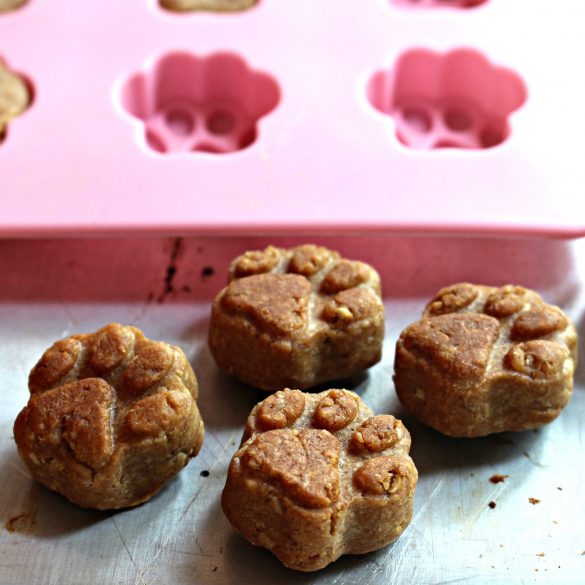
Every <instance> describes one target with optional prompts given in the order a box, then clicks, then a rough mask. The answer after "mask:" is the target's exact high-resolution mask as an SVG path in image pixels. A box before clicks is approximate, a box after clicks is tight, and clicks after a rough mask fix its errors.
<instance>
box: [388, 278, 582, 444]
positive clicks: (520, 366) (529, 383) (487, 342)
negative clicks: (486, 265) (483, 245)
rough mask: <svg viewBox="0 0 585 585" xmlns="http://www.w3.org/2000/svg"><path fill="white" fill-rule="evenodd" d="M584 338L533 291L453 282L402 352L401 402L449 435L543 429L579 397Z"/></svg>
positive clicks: (411, 330) (399, 347) (398, 370)
mask: <svg viewBox="0 0 585 585" xmlns="http://www.w3.org/2000/svg"><path fill="white" fill-rule="evenodd" d="M576 359H577V333H576V331H575V327H574V326H573V325H572V323H571V322H570V320H569V318H568V317H567V315H565V313H563V311H561V309H559V308H558V307H554V306H551V305H547V304H546V303H545V302H544V301H543V300H542V298H541V297H540V296H539V295H538V294H537V293H535V292H534V291H531V290H528V289H525V288H522V287H520V286H512V285H507V286H503V287H500V288H494V287H489V286H480V285H473V284H469V283H461V284H456V285H453V286H450V287H447V288H444V289H442V290H440V291H439V292H438V294H437V296H436V297H435V298H434V299H433V300H432V301H430V302H429V303H428V304H427V306H426V309H425V311H424V313H423V318H422V319H421V320H420V321H417V322H416V323H414V324H412V325H410V326H409V327H407V328H406V329H405V330H404V331H403V332H402V334H401V335H400V339H399V340H398V342H397V344H396V358H395V364H394V383H395V385H396V392H397V394H398V397H399V398H400V401H401V402H402V403H403V404H404V406H405V407H406V408H408V409H409V410H410V411H411V412H413V413H414V414H415V416H416V417H417V418H419V419H420V420H421V421H422V422H424V423H426V424H428V425H430V426H431V427H434V428H435V429H437V430H439V431H440V432H442V433H444V434H445V435H451V436H455V437H478V436H482V435H488V434H490V433H498V432H502V431H524V430H528V429H534V428H538V427H540V426H542V425H544V424H546V423H548V422H550V421H552V420H553V419H555V418H556V417H557V416H558V415H559V414H560V412H561V410H562V409H563V408H564V407H565V405H566V404H567V402H568V401H569V398H570V396H571V392H572V389H573V373H574V371H575V363H576Z"/></svg>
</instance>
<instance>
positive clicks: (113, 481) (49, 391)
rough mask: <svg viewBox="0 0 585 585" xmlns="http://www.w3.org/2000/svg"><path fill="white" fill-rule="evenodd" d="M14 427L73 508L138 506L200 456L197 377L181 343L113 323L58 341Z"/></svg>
mask: <svg viewBox="0 0 585 585" xmlns="http://www.w3.org/2000/svg"><path fill="white" fill-rule="evenodd" d="M29 389H30V393H31V396H30V399H29V401H28V404H27V405H26V407H25V408H24V409H23V410H22V411H21V412H20V414H19V415H18V417H17V419H16V422H15V423H14V438H15V440H16V444H17V446H18V452H19V454H20V456H21V458H22V460H23V461H24V462H25V463H26V465H27V466H28V468H29V469H30V472H31V473H32V475H33V477H34V478H35V479H36V480H38V481H40V482H41V483H42V484H43V485H45V486H47V487H48V488H50V489H52V490H54V491H56V492H59V493H60V494H63V495H64V496H65V497H66V498H68V499H69V500H71V501H72V502H74V503H76V504H78V505H80V506H84V507H87V508H97V509H100V510H107V509H113V508H125V507H128V506H136V505H137V504H141V503H142V502H145V501H147V500H148V499H150V498H151V497H152V496H153V495H155V494H156V493H157V492H158V491H159V490H160V489H161V487H162V486H163V485H164V483H165V482H166V481H167V480H168V479H170V478H171V477H172V476H173V475H175V474H176V473H178V472H179V471H180V470H181V469H182V468H183V467H184V466H185V465H187V463H188V462H189V460H190V459H191V458H192V457H194V456H195V455H197V453H198V452H199V449H200V448H201V444H202V442H203V421H202V420H201V416H200V415H199V410H198V409H197V404H196V399H197V395H198V388H197V381H196V379H195V374H194V373H193V370H192V369H191V366H190V365H189V362H188V361H187V358H186V357H185V354H184V353H183V352H182V350H181V349H179V348H178V347H175V346H172V345H168V344H167V343H162V342H158V341H152V340H150V339H147V338H146V337H144V335H143V333H142V332H141V331H140V329H137V328H136V327H125V326H122V325H119V324H117V323H111V324H109V325H107V326H106V327H103V328H102V329H99V330H98V331H96V332H95V333H90V334H86V335H74V336H72V337H68V338H67V339H62V340H61V341H57V342H56V343H55V344H53V346H52V347H50V348H49V349H48V350H47V351H46V352H45V353H44V354H43V356H42V357H41V359H40V360H39V362H38V363H37V364H36V366H35V367H34V368H33V369H32V371H31V373H30V376H29Z"/></svg>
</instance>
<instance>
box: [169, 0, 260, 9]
mask: <svg viewBox="0 0 585 585" xmlns="http://www.w3.org/2000/svg"><path fill="white" fill-rule="evenodd" d="M257 3H258V0H160V5H161V6H162V7H163V8H166V9H167V10H174V11H176V12H193V11H196V10H208V11H211V12H236V11H238V10H246V9H247V8H251V7H252V6H254V5H255V4H257Z"/></svg>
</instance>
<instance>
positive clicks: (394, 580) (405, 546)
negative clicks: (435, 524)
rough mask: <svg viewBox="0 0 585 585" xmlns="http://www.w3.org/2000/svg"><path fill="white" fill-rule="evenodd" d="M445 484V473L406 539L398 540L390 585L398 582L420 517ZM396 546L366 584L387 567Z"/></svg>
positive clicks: (417, 515)
mask: <svg viewBox="0 0 585 585" xmlns="http://www.w3.org/2000/svg"><path fill="white" fill-rule="evenodd" d="M444 485H445V474H444V473H443V475H441V479H440V480H439V482H438V483H437V485H436V486H435V489H434V490H433V491H432V492H431V495H430V496H429V497H428V498H427V500H426V502H425V503H424V504H423V505H422V506H421V508H420V510H419V511H418V512H417V513H416V515H415V517H414V518H413V519H412V522H411V523H410V528H409V529H408V534H407V536H406V538H405V540H404V541H398V545H399V546H400V552H399V554H398V558H397V559H396V561H395V563H394V570H393V571H392V576H391V577H390V581H389V585H394V584H395V583H397V582H398V581H397V577H398V573H399V571H400V568H401V566H402V562H403V561H404V555H405V553H406V550H407V549H408V546H409V545H410V542H411V540H412V539H413V537H414V533H415V530H414V529H415V527H416V525H417V524H418V523H419V522H420V519H421V518H422V517H423V516H424V515H425V514H426V512H427V510H428V509H429V506H430V505H431V503H432V502H433V500H434V499H435V498H436V497H437V495H438V494H439V492H440V491H441V489H443V486H444ZM394 548H396V547H393V548H392V549H391V550H389V551H388V553H387V554H386V556H385V557H384V562H382V563H380V565H377V566H376V569H375V570H374V572H373V573H372V576H371V577H370V580H369V581H368V582H367V584H366V585H370V584H371V583H373V581H374V579H375V578H376V577H377V575H379V574H380V572H381V571H382V570H383V569H386V568H387V567H386V561H387V560H388V558H389V557H390V555H391V554H393V553H394Z"/></svg>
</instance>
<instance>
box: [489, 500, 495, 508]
mask: <svg viewBox="0 0 585 585" xmlns="http://www.w3.org/2000/svg"><path fill="white" fill-rule="evenodd" d="M488 506H489V507H490V508H491V509H492V510H493V509H494V508H495V507H496V503H495V502H494V501H491V502H490V503H489V504H488Z"/></svg>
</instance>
